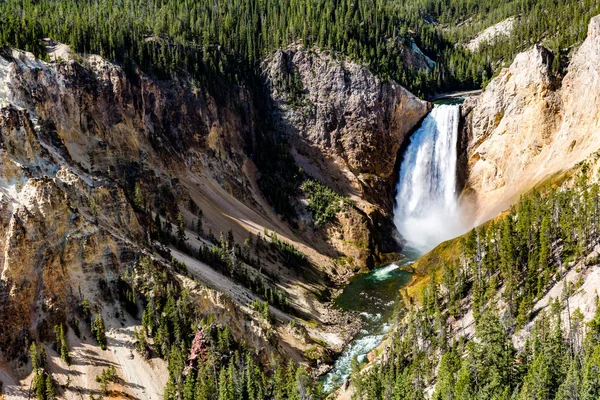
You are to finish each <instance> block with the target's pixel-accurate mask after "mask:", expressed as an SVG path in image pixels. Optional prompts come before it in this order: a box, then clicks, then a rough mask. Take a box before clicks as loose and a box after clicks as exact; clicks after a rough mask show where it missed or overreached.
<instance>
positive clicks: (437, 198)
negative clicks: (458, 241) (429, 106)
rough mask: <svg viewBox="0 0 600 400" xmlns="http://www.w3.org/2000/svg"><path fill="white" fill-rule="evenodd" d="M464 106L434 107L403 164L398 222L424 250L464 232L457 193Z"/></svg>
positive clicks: (411, 243) (406, 235)
mask: <svg viewBox="0 0 600 400" xmlns="http://www.w3.org/2000/svg"><path fill="white" fill-rule="evenodd" d="M459 120H460V106H458V105H450V104H444V105H436V106H435V107H434V108H433V110H432V111H431V113H429V115H428V116H427V117H426V118H425V120H424V121H423V123H422V125H421V127H420V128H419V129H418V130H417V131H416V132H415V133H414V134H413V135H412V136H411V138H410V143H409V145H408V147H407V149H406V151H405V153H404V157H403V159H402V163H401V165H400V178H399V180H398V186H397V194H396V206H395V209H394V223H395V224H396V227H397V228H398V231H400V233H401V234H402V237H403V238H404V239H405V240H406V241H407V242H408V245H409V246H410V247H412V248H414V249H415V250H418V251H420V252H422V253H424V252H426V251H429V250H431V249H432V248H433V247H435V246H436V245H438V244H439V243H441V242H443V241H445V240H448V239H451V238H453V237H456V236H458V235H460V234H462V233H464V231H465V226H464V224H463V223H462V222H461V216H460V210H459V207H458V193H457V190H456V189H457V181H456V180H457V171H456V168H457V149H456V146H457V140H458V124H459Z"/></svg>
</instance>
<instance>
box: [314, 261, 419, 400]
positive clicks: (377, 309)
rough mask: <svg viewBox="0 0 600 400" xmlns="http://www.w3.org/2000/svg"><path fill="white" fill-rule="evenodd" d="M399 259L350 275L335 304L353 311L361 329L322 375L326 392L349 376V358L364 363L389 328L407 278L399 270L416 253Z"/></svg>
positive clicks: (350, 360)
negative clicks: (360, 323)
mask: <svg viewBox="0 0 600 400" xmlns="http://www.w3.org/2000/svg"><path fill="white" fill-rule="evenodd" d="M404 255H405V257H406V258H405V259H404V260H403V261H402V262H399V263H396V264H391V265H388V266H385V267H382V268H378V269H376V270H374V271H372V272H370V273H368V274H363V275H360V276H357V277H356V278H354V279H353V280H352V281H351V282H350V283H349V284H348V285H347V286H346V287H345V288H344V291H343V292H342V293H341V294H340V295H339V296H338V297H337V298H336V300H335V303H336V304H337V306H338V307H340V308H341V309H343V310H345V311H357V312H359V313H360V317H361V318H362V320H363V327H362V330H361V331H360V332H359V333H358V334H357V335H356V337H355V338H354V339H353V340H352V342H351V343H350V345H349V346H348V347H347V348H346V350H345V351H344V352H343V353H342V354H341V355H340V356H339V357H338V359H337V360H336V361H335V364H334V368H333V369H332V370H331V371H330V372H329V373H328V374H327V375H325V377H324V378H323V387H324V389H325V391H327V392H330V391H332V390H334V389H335V388H337V387H339V386H340V385H341V384H343V383H344V380H346V379H347V378H348V377H349V376H350V366H351V364H352V359H354V357H356V358H357V359H358V361H359V362H361V363H362V362H365V361H366V359H367V354H369V353H370V352H371V351H372V350H374V349H375V348H376V347H377V346H378V345H379V344H380V343H381V341H382V340H383V338H384V336H385V334H386V333H387V332H388V330H389V329H390V327H391V326H390V323H389V322H390V320H391V317H392V315H393V313H394V307H395V304H396V300H397V299H398V296H399V294H400V289H402V288H403V287H404V286H406V285H408V284H409V283H410V281H411V278H412V276H411V274H410V273H409V272H407V271H405V270H403V269H402V267H403V266H406V265H408V264H411V263H412V262H413V261H414V260H416V259H417V257H418V255H419V254H417V253H416V252H408V251H407V252H406V253H405V254H404Z"/></svg>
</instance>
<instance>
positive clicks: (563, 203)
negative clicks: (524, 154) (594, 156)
mask: <svg viewBox="0 0 600 400" xmlns="http://www.w3.org/2000/svg"><path fill="white" fill-rule="evenodd" d="M588 180H589V179H588V168H587V167H586V165H583V166H582V168H581V174H580V175H579V177H578V178H577V179H574V180H573V181H572V182H570V183H569V185H568V186H567V187H564V188H562V189H559V188H555V187H551V188H547V189H544V190H534V191H533V192H532V193H531V194H530V195H528V196H526V197H523V198H522V199H521V201H520V202H519V204H518V205H517V206H515V207H513V208H512V209H511V210H510V211H509V212H508V213H506V215H504V216H502V217H500V218H498V219H496V220H494V221H492V222H490V223H488V224H486V225H484V226H483V227H480V228H478V229H474V230H472V231H471V232H470V233H469V234H467V235H466V236H465V237H463V238H462V240H461V241H460V242H459V246H458V251H456V252H455V255H454V257H450V259H448V260H446V261H445V262H444V263H443V265H441V267H440V269H439V270H438V271H437V272H433V273H432V275H431V277H430V279H429V282H428V283H427V286H426V287H425V288H424V290H423V292H422V297H421V298H420V299H419V301H418V302H415V303H413V300H412V299H411V298H409V297H407V296H405V297H404V298H405V300H406V302H401V305H400V307H399V309H398V312H397V313H398V315H397V321H398V327H397V332H396V333H395V334H394V336H393V340H392V345H391V349H390V350H389V352H388V360H389V361H387V362H385V363H383V364H382V365H378V366H376V367H374V368H373V369H372V370H370V371H369V372H368V373H366V374H360V373H359V372H358V370H359V366H358V365H357V364H356V365H355V368H354V369H355V372H354V375H353V381H354V382H355V384H356V385H357V388H358V396H357V398H359V399H388V398H397V399H421V398H425V392H426V390H427V388H428V387H429V388H432V387H434V388H435V391H434V395H433V398H434V399H440V400H446V399H473V398H477V399H597V398H599V396H600V310H597V312H596V316H595V317H594V319H593V320H592V321H591V322H590V323H589V324H585V323H584V322H583V318H584V316H583V314H582V312H581V310H579V309H573V308H570V306H569V301H568V298H569V297H570V296H572V295H573V294H574V293H575V292H576V291H577V290H578V289H579V286H580V285H581V284H582V283H583V282H582V281H581V280H580V281H577V282H569V283H567V282H566V281H565V283H564V286H563V288H562V290H561V292H562V293H561V295H560V296H558V297H557V298H555V299H553V300H552V301H551V302H550V305H549V307H547V308H546V309H544V310H542V311H541V312H540V313H539V315H537V318H536V320H535V324H534V326H533V329H532V330H531V333H529V335H526V336H525V337H526V342H525V344H524V345H523V346H522V347H523V349H522V350H521V351H517V349H516V348H515V347H514V346H513V340H512V337H513V335H514V334H515V333H516V332H517V331H519V329H521V328H523V327H524V325H525V324H526V323H528V322H529V321H530V320H531V318H532V311H533V305H534V304H535V303H536V302H537V301H538V300H540V299H541V298H542V297H543V296H545V295H546V293H547V291H548V289H549V288H550V287H551V286H552V285H554V284H555V283H556V282H558V281H560V280H561V279H563V278H564V276H565V274H566V273H567V272H568V271H569V270H570V269H572V268H574V267H575V266H576V265H577V266H578V268H587V267H589V266H591V265H597V264H598V259H597V257H596V258H594V257H591V258H590V257H588V255H589V254H591V252H592V249H593V248H594V246H595V245H596V244H597V243H598V238H599V236H598V229H599V227H598V223H599V220H598V218H599V216H600V206H599V204H600V190H599V186H598V183H593V184H591V185H590V184H588ZM596 305H597V306H598V298H597V294H596ZM469 312H472V315H473V317H474V320H475V330H474V331H475V332H474V338H472V339H465V338H464V337H463V336H462V335H463V334H464V333H465V331H464V330H465V328H466V327H465V322H464V321H463V320H462V318H464V317H465V316H466V315H467V314H468V313H469ZM536 313H537V312H536ZM563 313H564V314H565V315H568V318H565V319H563V318H561V315H563ZM438 368H439V370H438Z"/></svg>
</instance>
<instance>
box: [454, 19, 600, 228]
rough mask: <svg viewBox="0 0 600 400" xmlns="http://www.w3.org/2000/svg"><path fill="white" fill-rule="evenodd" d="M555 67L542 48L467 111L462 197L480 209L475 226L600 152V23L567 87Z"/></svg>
mask: <svg viewBox="0 0 600 400" xmlns="http://www.w3.org/2000/svg"><path fill="white" fill-rule="evenodd" d="M552 61H553V55H552V54H551V53H550V52H549V51H548V50H546V49H544V48H543V47H541V46H535V47H534V48H533V49H531V50H529V51H527V52H525V53H522V54H519V55H518V56H517V57H516V58H515V60H514V62H513V63H512V65H511V66H510V67H508V68H505V69H503V70H502V72H500V74H499V75H498V76H497V77H496V78H494V79H493V80H492V81H491V82H490V83H489V84H488V86H487V87H486V89H485V90H484V91H483V93H482V94H480V95H478V96H475V97H471V98H469V99H467V101H465V103H464V105H463V115H464V117H465V119H466V120H465V123H464V131H463V134H464V135H465V136H466V137H467V140H468V145H467V148H466V153H465V154H463V156H464V157H465V158H466V160H467V166H466V167H467V171H468V178H467V181H466V186H465V189H464V192H463V198H464V203H468V204H469V205H471V206H473V207H474V211H473V214H474V216H475V224H477V223H480V222H483V221H485V220H487V219H489V218H491V217H493V216H494V215H496V214H498V213H499V212H501V211H503V210H504V209H506V208H507V207H508V206H509V205H510V204H512V203H514V202H515V201H516V200H518V198H519V196H520V195H522V194H524V193H525V192H527V191H528V190H530V189H532V188H533V187H534V186H536V185H538V184H541V183H543V182H544V181H547V180H549V179H551V178H552V177H554V176H558V175H560V174H561V173H562V172H565V171H568V170H569V169H570V168H571V167H572V166H573V165H575V164H577V163H579V162H581V161H583V160H585V159H586V158H587V157H588V156H589V155H590V154H591V153H592V152H595V151H596V150H598V148H600V130H599V123H600V114H599V112H600V78H599V76H598V71H599V69H598V65H600V17H595V18H593V19H592V20H591V22H590V25H589V29H588V37H587V39H586V40H585V41H584V43H583V44H582V45H581V46H580V47H579V48H578V49H577V50H575V51H574V53H573V55H572V58H571V62H570V64H569V66H568V68H567V71H566V74H565V75H564V77H563V78H562V80H561V79H560V77H557V76H556V75H555V74H554V73H553V72H552V68H551V66H552Z"/></svg>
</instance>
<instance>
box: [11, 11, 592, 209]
mask: <svg viewBox="0 0 600 400" xmlns="http://www.w3.org/2000/svg"><path fill="white" fill-rule="evenodd" d="M599 12H600V3H599V2H598V0H583V1H579V0H566V1H565V0H561V1H558V0H510V1H501V0H485V1H470V0H399V1H394V2H391V1H387V0H322V1H316V0H251V1H245V0H244V1H242V0H228V1H219V2H216V3H215V2H212V1H210V0H194V1H189V2H184V3H181V2H179V1H175V0H168V1H157V0H150V1H140V0H132V1H127V2H116V3H115V2H111V1H109V0H96V1H94V2H83V3H82V2H79V1H77V0H60V1H51V0H42V1H32V0H26V1H21V0H7V1H4V2H2V3H0V14H1V15H4V16H6V18H4V20H3V24H2V29H0V46H1V45H4V44H10V45H12V46H16V47H18V48H23V49H25V50H30V51H33V52H34V53H36V54H37V55H42V56H43V55H44V46H43V43H42V39H43V38H45V37H51V38H54V39H56V40H59V41H62V42H64V43H68V44H70V45H72V46H73V47H74V48H75V49H76V50H77V51H79V52H82V53H97V54H100V55H102V56H105V57H108V58H110V59H113V60H115V61H118V62H121V63H123V64H125V65H126V66H128V68H130V69H131V65H130V63H131V61H133V62H135V63H136V64H138V65H140V66H141V67H142V69H144V70H145V71H147V72H150V73H153V74H156V75H157V76H159V77H164V78H169V77H172V76H175V75H176V74H178V73H180V71H182V70H185V71H187V72H189V73H190V74H191V75H192V76H194V77H195V78H196V79H197V80H198V81H199V82H200V83H201V84H204V85H205V86H207V87H212V88H214V89H215V90H213V91H214V92H215V93H216V94H219V90H217V89H218V87H219V86H217V85H215V83H217V82H218V81H219V80H223V79H226V80H229V81H231V82H240V83H252V82H253V81H255V80H256V76H258V75H259V74H257V73H256V72H257V70H258V69H259V68H260V67H259V64H260V61H261V60H262V59H263V57H264V56H265V55H266V54H269V53H270V52H272V51H273V50H275V49H278V48H281V47H284V46H286V45H287V44H290V43H292V42H296V41H302V43H304V44H305V45H306V46H308V47H311V46H318V47H321V48H327V49H331V50H333V51H335V52H339V53H340V54H342V55H344V56H346V57H349V58H350V59H352V60H356V61H359V62H361V63H363V64H365V65H367V66H369V67H370V68H371V69H373V70H374V71H375V72H376V73H377V74H378V75H380V76H381V77H383V78H384V79H388V78H391V79H395V80H396V81H398V82H399V83H401V84H403V85H404V86H406V87H408V88H409V89H411V90H412V91H413V92H414V93H417V94H427V93H429V94H431V93H433V92H439V91H448V90H455V89H459V88H467V87H476V86H480V85H482V84H485V83H486V82H487V81H488V80H489V79H490V78H491V76H492V75H493V74H494V72H496V71H497V70H498V68H499V67H500V66H501V65H502V63H503V62H504V61H510V60H512V59H513V58H514V56H515V54H516V53H517V52H519V51H522V50H523V49H526V48H527V47H529V46H531V45H532V44H534V43H538V42H541V41H543V42H544V43H545V44H546V45H547V46H549V47H550V48H551V49H552V50H553V51H554V52H555V53H556V54H557V55H558V57H557V58H556V59H557V60H558V61H557V66H558V67H559V66H560V60H561V55H563V54H567V53H568V52H569V50H570V49H571V47H572V46H573V45H574V44H576V43H579V42H580V41H581V40H582V39H583V37H584V36H585V33H586V29H587V23H588V21H589V19H590V17H591V16H593V15H596V14H598V13H599ZM565 15H569V16H570V17H569V18H564V16H565ZM510 16H518V18H517V22H516V26H515V28H514V30H513V32H512V33H511V34H510V35H509V36H508V37H507V38H506V39H504V40H499V41H497V42H496V43H495V44H493V45H492V44H490V45H487V46H483V48H482V49H481V50H480V51H478V52H476V53H471V52H469V51H468V50H467V49H466V48H464V47H463V46H461V45H460V44H461V43H465V42H466V41H468V40H469V39H470V38H472V37H473V36H474V35H476V34H477V33H478V32H479V31H481V30H483V29H484V28H486V27H488V26H490V25H492V24H494V23H496V22H499V21H501V20H503V19H505V18H507V17H510ZM413 42H414V43H416V44H417V45H418V46H419V47H420V48H421V49H422V50H423V52H424V53H425V54H427V55H428V56H429V57H431V58H432V59H433V60H434V61H435V62H437V64H436V65H435V67H434V68H433V69H432V70H430V71H425V70H419V69H416V68H412V67H409V66H407V65H406V64H405V62H404V60H405V56H406V54H405V52H406V51H407V50H406V49H407V48H410V47H412V46H413ZM457 43H458V44H459V45H458V46H456V44H457ZM558 67H557V68H558ZM294 87H295V86H294ZM298 91H299V90H295V91H294V92H293V96H294V101H300V96H298V94H297V93H296V92H298ZM140 205H141V204H140Z"/></svg>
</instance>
